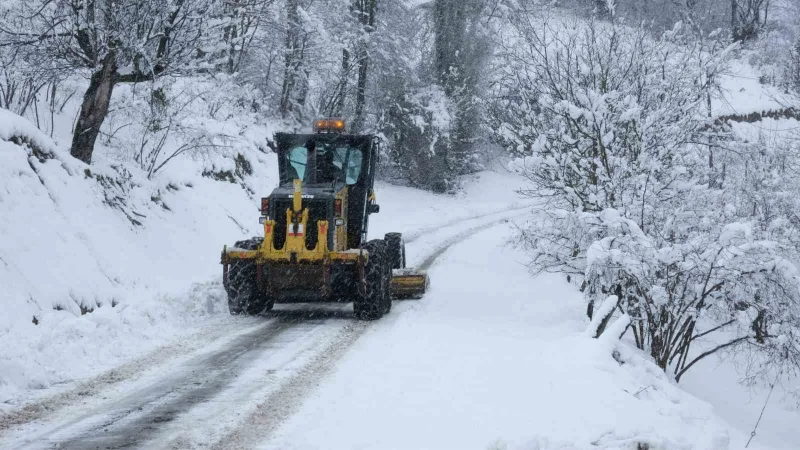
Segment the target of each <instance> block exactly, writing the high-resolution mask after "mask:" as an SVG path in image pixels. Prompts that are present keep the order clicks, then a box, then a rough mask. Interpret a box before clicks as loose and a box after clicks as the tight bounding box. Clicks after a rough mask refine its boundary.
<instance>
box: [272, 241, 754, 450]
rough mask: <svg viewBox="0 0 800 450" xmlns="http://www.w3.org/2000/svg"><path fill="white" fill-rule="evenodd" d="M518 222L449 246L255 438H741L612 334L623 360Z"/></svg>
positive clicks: (416, 444)
mask: <svg viewBox="0 0 800 450" xmlns="http://www.w3.org/2000/svg"><path fill="white" fill-rule="evenodd" d="M512 233H513V229H512V227H511V226H509V225H501V226H497V227H494V228H491V229H489V230H486V231H483V232H481V233H479V234H477V235H476V236H474V238H472V239H469V240H466V241H464V242H463V243H461V244H459V245H456V246H455V247H453V248H452V249H450V250H448V251H447V252H446V253H445V254H444V255H443V256H442V257H441V258H440V260H439V261H438V262H437V264H436V265H435V266H434V268H433V269H432V270H431V271H430V274H431V277H432V279H433V280H435V284H434V285H433V287H432V289H431V291H430V293H429V294H428V295H426V297H425V299H424V300H423V301H421V302H420V303H418V304H416V305H415V307H414V308H412V309H411V310H409V311H407V312H405V313H404V314H402V315H401V316H399V317H397V318H396V319H395V320H387V321H384V322H381V323H378V324H377V325H376V326H375V327H373V328H372V329H371V330H370V331H369V332H367V333H366V334H365V335H364V336H363V337H362V339H360V340H359V341H358V342H357V343H356V345H355V346H354V347H353V348H352V350H351V351H350V352H349V353H348V354H347V356H346V357H345V358H344V359H343V360H342V361H341V363H340V364H339V366H338V368H337V370H336V372H335V373H334V374H333V375H332V376H330V377H329V378H328V379H327V380H326V381H325V382H324V383H323V384H322V385H321V386H320V387H319V388H318V390H317V391H316V392H315V393H313V394H312V395H310V396H309V398H308V399H307V400H306V402H305V404H304V405H303V408H302V410H301V411H300V412H299V413H298V414H296V415H295V416H294V417H293V418H291V419H290V420H289V421H288V422H287V423H286V424H285V426H284V427H283V428H282V429H280V430H279V431H278V432H277V433H276V436H275V438H274V439H273V440H272V441H271V442H269V443H268V444H265V445H264V447H263V448H265V449H317V448H327V449H339V448H341V449H345V448H358V449H411V448H413V449H446V448H452V449H504V448H508V449H526V450H532V449H588V448H603V449H635V448H636V444H637V443H642V444H649V445H650V447H649V448H651V449H708V450H724V449H729V448H730V449H735V448H743V447H744V444H745V442H746V438H747V436H746V434H745V433H742V432H739V431H736V430H734V429H733V428H732V427H730V426H728V425H727V424H726V423H724V422H723V421H722V420H720V419H719V418H718V417H717V416H716V414H715V413H714V409H713V407H712V406H711V405H709V404H707V403H704V402H702V401H700V400H698V399H696V398H694V397H692V396H691V395H689V394H687V393H685V392H683V391H682V390H681V389H679V388H678V387H676V386H675V385H674V384H672V383H671V382H670V381H668V380H667V379H666V377H665V376H664V375H663V373H661V372H660V370H659V369H657V368H656V367H655V366H654V365H652V364H651V363H649V362H647V361H646V360H645V359H644V358H643V357H642V356H641V355H640V354H638V353H637V352H635V351H633V350H631V349H630V348H628V347H627V346H624V345H623V344H619V345H618V347H619V350H620V352H621V353H622V360H623V361H624V364H622V365H621V364H620V363H618V362H617V361H616V360H615V359H614V358H613V357H612V350H613V347H614V344H613V343H609V342H604V341H599V340H595V339H592V338H591V337H589V336H587V335H586V333H585V332H584V330H585V329H586V326H587V321H586V319H585V315H584V313H583V312H584V309H585V305H584V303H583V301H582V299H581V296H580V295H579V293H577V292H576V291H575V290H574V289H573V288H572V287H570V286H569V285H568V284H567V283H566V282H565V281H564V280H563V279H561V278H560V277H558V276H541V277H538V278H536V279H531V277H530V276H529V274H528V272H527V270H526V268H525V266H524V264H523V263H524V261H525V255H524V254H521V253H520V252H518V251H515V250H514V249H511V248H509V247H508V246H506V245H505V244H506V242H507V240H508V237H509V235H511V234H512ZM489 268H491V270H489ZM750 448H758V447H757V446H756V445H751V447H750Z"/></svg>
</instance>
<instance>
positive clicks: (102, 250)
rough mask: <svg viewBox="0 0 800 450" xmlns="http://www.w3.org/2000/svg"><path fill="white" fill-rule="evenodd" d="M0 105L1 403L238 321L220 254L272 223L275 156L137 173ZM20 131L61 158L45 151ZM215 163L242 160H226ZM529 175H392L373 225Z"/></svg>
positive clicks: (497, 195) (473, 207)
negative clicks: (445, 181) (86, 155)
mask: <svg viewBox="0 0 800 450" xmlns="http://www.w3.org/2000/svg"><path fill="white" fill-rule="evenodd" d="M0 114H2V116H0V286H2V292H0V307H2V308H3V310H4V313H3V314H2V315H0V411H2V410H3V409H8V408H12V407H14V406H15V405H20V404H21V403H24V402H25V401H26V400H29V399H31V398H35V397H41V396H44V395H50V394H54V393H55V392H58V391H60V390H61V389H63V388H68V387H69V384H70V383H71V382H73V381H76V380H80V379H85V378H86V377H90V376H93V375H96V374H98V373H100V372H102V371H104V370H108V369H110V368H113V367H115V366H116V365H119V364H121V363H122V362H124V361H127V360H130V359H131V358H134V357H137V356H139V355H143V354H145V353H146V352H148V351H150V350H152V349H154V348H157V347H159V346H162V345H167V344H168V343H170V342H171V341H173V340H175V339H177V338H179V337H181V336H187V335H190V334H192V333H195V332H197V331H198V330H199V329H201V328H203V327H205V326H208V325H209V323H210V322H209V321H211V323H214V321H218V320H226V319H228V317H227V316H228V312H227V303H226V300H225V295H224V292H223V290H222V289H221V286H220V284H219V279H220V273H221V268H220V266H219V254H220V251H221V249H222V246H223V245H224V244H232V243H233V241H235V240H238V239H242V238H244V237H250V236H255V235H258V234H259V233H260V231H261V230H260V226H259V224H258V221H257V218H258V213H257V208H258V201H257V199H258V198H260V196H261V195H268V194H269V192H270V191H271V189H272V188H273V187H274V186H275V180H276V179H277V169H276V168H275V167H276V164H275V157H274V154H263V153H261V152H260V151H257V150H255V149H243V150H242V151H243V152H245V156H246V158H247V159H248V160H249V161H250V163H251V166H252V174H251V175H247V176H244V177H242V178H241V179H237V181H238V183H236V184H234V183H229V182H226V181H217V180H214V179H212V178H209V177H204V176H201V175H200V173H201V172H202V170H203V168H204V167H206V166H207V165H209V162H208V161H204V160H201V161H194V160H191V159H186V160H184V161H181V163H180V164H177V165H176V166H175V169H174V170H170V171H168V172H167V173H166V174H164V175H163V176H161V177H159V178H157V179H155V180H147V179H146V178H145V177H144V176H143V174H141V173H136V172H135V171H133V168H131V167H129V166H123V167H125V170H128V171H129V172H130V175H129V176H127V178H126V176H123V175H121V171H120V169H119V168H114V167H111V166H110V165H109V164H106V163H103V162H102V161H101V162H98V163H96V164H93V165H92V166H91V167H89V166H86V165H84V164H82V163H80V162H78V161H76V160H74V159H72V158H71V157H70V156H69V155H68V154H67V153H66V152H65V151H64V150H63V149H61V148H60V147H58V146H57V145H56V144H55V143H54V142H53V141H52V140H51V139H50V138H48V137H47V136H45V135H44V134H42V133H41V132H39V131H38V130H37V129H36V128H35V127H33V126H32V125H31V124H30V123H29V122H27V121H26V120H24V119H22V118H20V117H18V116H14V115H12V114H10V113H8V112H6V111H3V110H0ZM12 136H19V137H24V138H25V140H26V141H27V142H30V143H33V144H35V147H36V148H37V149H42V150H43V151H45V152H47V153H48V154H49V155H48V156H47V158H46V159H44V160H43V161H40V160H39V158H38V157H37V156H36V155H35V154H34V152H33V150H32V147H31V146H26V145H18V144H16V143H14V142H11V138H12ZM17 141H18V140H17ZM248 150H249V151H248ZM225 164H230V165H229V166H226V165H225ZM211 165H212V167H214V168H215V169H216V170H223V169H230V170H235V167H232V162H231V161H226V160H225V159H223V158H217V159H216V160H213V161H212V163H211ZM117 167H120V166H117ZM122 173H123V174H124V173H125V172H122ZM521 184H522V180H520V179H519V178H516V177H510V176H508V174H503V173H494V172H485V173H481V174H477V175H475V176H473V177H472V179H471V180H469V181H468V182H467V183H466V186H465V190H464V192H462V193H461V194H459V195H457V196H455V197H450V196H438V195H433V194H428V193H423V192H420V191H417V190H414V189H409V188H402V187H395V186H391V185H386V184H379V185H378V186H377V187H376V191H377V193H378V199H379V201H380V202H381V203H383V212H382V213H381V214H378V215H376V216H373V221H372V228H371V230H370V231H371V234H372V235H373V236H382V235H383V233H385V232H388V231H404V232H413V231H424V230H425V229H426V228H430V227H437V226H440V225H443V224H446V223H449V222H452V221H454V220H458V219H463V218H468V217H473V216H476V215H480V214H485V213H489V212H492V211H500V210H504V209H508V208H512V207H514V206H515V205H516V206H518V205H522V204H524V203H525V201H523V200H521V199H519V198H517V196H516V195H515V194H514V192H513V191H514V190H515V189H516V188H518V187H520V186H521ZM248 190H249V191H250V192H248ZM110 204H114V205H115V206H110ZM132 220H133V221H136V222H138V223H139V224H138V225H136V224H134V223H133V222H132ZM89 311H91V312H89ZM87 312H88V313H87ZM82 313H85V314H82ZM34 322H35V323H34Z"/></svg>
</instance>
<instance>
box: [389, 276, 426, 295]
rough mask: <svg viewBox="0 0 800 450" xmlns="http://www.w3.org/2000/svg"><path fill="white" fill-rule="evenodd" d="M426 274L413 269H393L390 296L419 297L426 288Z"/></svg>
mask: <svg viewBox="0 0 800 450" xmlns="http://www.w3.org/2000/svg"><path fill="white" fill-rule="evenodd" d="M428 281H429V280H428V274H427V273H425V272H422V271H416V270H413V269H395V270H394V273H393V275H392V297H394V298H397V299H420V298H422V296H423V295H425V291H427V290H428Z"/></svg>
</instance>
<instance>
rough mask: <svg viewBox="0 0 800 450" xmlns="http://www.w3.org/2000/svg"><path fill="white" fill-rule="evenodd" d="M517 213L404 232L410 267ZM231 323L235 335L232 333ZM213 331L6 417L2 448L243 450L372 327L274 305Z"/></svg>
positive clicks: (327, 309)
mask: <svg viewBox="0 0 800 450" xmlns="http://www.w3.org/2000/svg"><path fill="white" fill-rule="evenodd" d="M525 211H526V208H519V207H517V208H512V209H510V210H508V211H503V212H499V213H489V214H483V215H478V216H476V217H474V218H472V219H469V220H462V221H457V222H453V223H450V224H446V225H444V226H440V227H436V228H430V229H425V230H420V231H418V232H416V233H411V234H409V237H408V241H409V242H408V249H409V257H410V261H409V262H410V263H421V264H423V265H425V266H430V265H432V264H433V263H434V261H435V259H436V257H438V256H440V255H441V254H442V253H443V252H444V250H446V248H448V247H449V246H452V245H454V244H456V243H457V242H460V241H461V240H464V239H467V238H469V237H470V236H471V235H472V234H474V233H476V232H478V230H482V229H485V228H487V227H489V226H492V225H495V224H497V223H500V222H504V221H507V220H508V219H509V218H514V217H519V216H520V215H521V214H524V213H525ZM434 286H436V282H434ZM210 288H216V289H218V286H215V285H213V284H212V285H210ZM423 301H424V300H423ZM415 305H416V303H412V302H405V303H400V304H398V305H397V306H396V309H395V311H394V313H393V314H392V315H390V316H388V317H387V318H386V319H384V321H382V322H383V323H386V322H391V321H393V320H396V319H397V318H399V317H402V316H403V315H404V314H406V313H407V312H408V311H410V310H413V309H414V308H415V307H416V306H415ZM379 323H380V322H379ZM232 324H233V325H235V326H238V327H239V330H237V331H235V332H232V330H233V326H232ZM222 325H223V326H221V327H220V324H214V328H210V327H209V329H208V330H207V331H208V332H212V330H217V332H216V333H211V334H213V335H214V336H213V337H205V338H203V337H202V336H199V337H198V339H197V340H196V341H195V342H194V344H195V345H194V346H191V345H184V346H183V347H182V348H178V349H176V351H174V352H172V354H171V355H169V356H164V357H162V358H159V357H158V356H157V355H148V356H146V357H144V358H141V360H142V361H140V364H139V365H138V367H136V368H135V369H131V370H127V371H126V370H120V371H119V372H117V373H118V376H117V377H114V376H111V377H109V376H108V374H106V375H104V376H102V377H100V378H98V379H95V380H91V381H89V382H85V383H82V384H81V386H79V387H77V388H76V389H73V391H75V392H73V391H70V392H69V393H65V394H64V395H61V396H59V397H57V398H56V399H55V400H54V399H48V400H44V401H42V402H40V403H39V404H36V405H35V406H30V405H29V407H28V408H26V409H25V410H23V411H21V412H20V413H18V414H16V415H9V416H6V417H5V418H4V423H3V424H2V425H3V426H2V428H5V429H8V430H9V433H8V434H7V435H6V436H4V440H3V441H0V443H2V444H1V445H3V446H4V448H5V446H8V447H9V448H53V447H55V448H74V449H84V448H120V447H137V448H138V447H145V448H147V447H153V448H192V447H198V446H200V447H205V446H209V445H212V444H214V443H217V445H216V446H217V447H222V448H251V447H254V446H256V445H258V444H259V443H261V441H262V440H264V439H266V438H267V437H269V435H270V433H271V432H272V431H274V430H276V429H277V428H278V426H279V425H280V424H281V423H282V422H283V421H284V420H285V419H286V418H288V417H290V416H291V415H292V414H293V413H294V412H295V411H296V410H297V409H298V408H299V406H300V405H301V404H302V400H303V398H304V397H305V396H306V395H308V394H309V393H310V392H311V391H312V390H313V388H314V387H315V386H317V385H318V384H319V383H320V382H321V380H322V379H323V377H324V376H325V374H327V373H328V372H329V371H330V370H331V369H332V367H333V366H334V363H336V362H338V360H339V359H340V358H341V357H343V355H344V354H345V352H346V351H347V350H348V349H349V348H350V346H351V345H352V344H353V343H355V342H356V341H357V340H358V338H359V337H360V336H361V335H362V334H363V333H364V332H366V331H368V330H369V329H370V328H371V327H374V326H377V324H371V323H364V322H356V321H353V320H352V313H351V308H350V307H349V305H327V306H324V305H323V306H314V305H312V306H308V305H291V306H289V305H286V306H278V307H277V308H276V310H274V311H272V312H270V313H268V314H267V315H265V316H262V317H258V318H230V321H226V323H224V324H222ZM219 330H227V332H228V334H226V333H225V332H221V331H219ZM198 342H199V344H198ZM181 349H182V350H184V351H185V352H186V353H182V352H181V351H180V350H181ZM163 353H164V349H161V350H160V352H159V354H162V355H163ZM166 353H170V352H166ZM109 378H110V379H109ZM2 428H0V431H1V430H2Z"/></svg>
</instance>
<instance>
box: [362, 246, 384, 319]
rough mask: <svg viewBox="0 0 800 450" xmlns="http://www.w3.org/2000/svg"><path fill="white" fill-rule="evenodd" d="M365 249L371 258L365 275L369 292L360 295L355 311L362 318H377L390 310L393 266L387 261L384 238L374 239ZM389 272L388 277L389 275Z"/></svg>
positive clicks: (365, 268) (365, 269)
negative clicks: (390, 285) (388, 303)
mask: <svg viewBox="0 0 800 450" xmlns="http://www.w3.org/2000/svg"><path fill="white" fill-rule="evenodd" d="M364 249H365V250H366V251H367V252H369V259H368V261H367V264H366V266H365V267H364V277H365V278H366V282H367V292H366V295H365V296H361V295H358V296H357V297H356V298H355V301H354V302H353V312H354V313H355V316H356V318H357V319H360V320H377V319H380V318H381V317H382V316H383V315H384V314H385V312H388V309H390V308H391V303H390V306H389V307H388V308H387V305H386V303H387V299H388V301H389V302H391V295H390V292H389V282H391V279H389V280H387V278H389V277H390V276H391V275H390V273H391V272H390V270H391V269H387V268H388V267H391V266H389V265H388V264H387V261H386V243H385V242H384V241H382V240H377V239H376V240H372V241H369V242H367V243H366V244H365V245H364ZM387 274H389V275H388V277H387Z"/></svg>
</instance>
